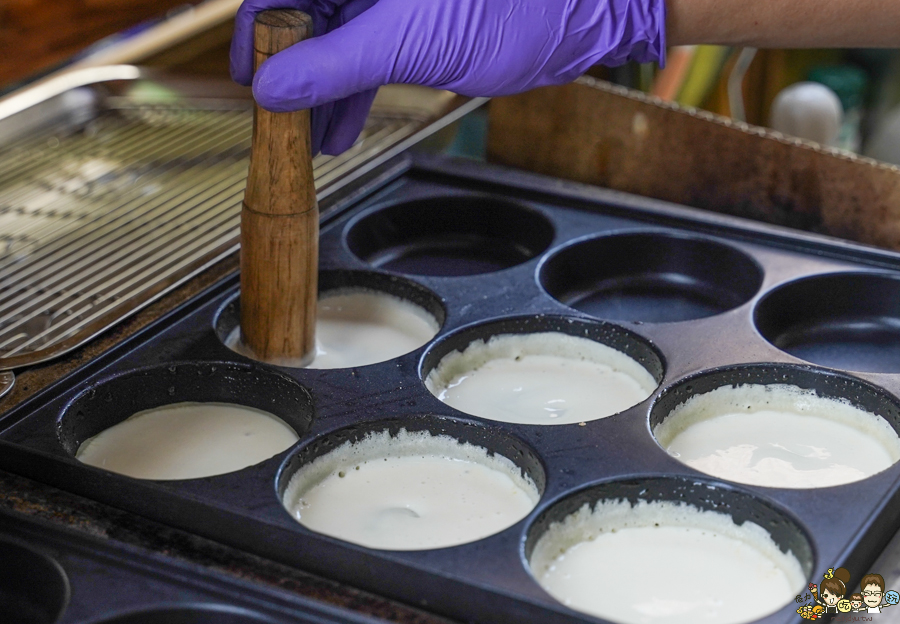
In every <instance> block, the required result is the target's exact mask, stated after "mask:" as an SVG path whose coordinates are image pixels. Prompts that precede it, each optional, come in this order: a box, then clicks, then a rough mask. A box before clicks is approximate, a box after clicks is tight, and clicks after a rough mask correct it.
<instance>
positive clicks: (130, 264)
mask: <svg viewBox="0 0 900 624" xmlns="http://www.w3.org/2000/svg"><path fill="white" fill-rule="evenodd" d="M209 104H210V103H209V102H207V103H206V104H204V107H203V108H197V107H194V106H189V105H185V104H179V105H158V104H157V105H147V104H141V105H134V104H132V103H129V101H128V100H127V99H124V98H108V100H107V101H106V102H105V106H104V107H103V109H102V110H100V111H99V112H98V113H97V114H96V115H95V116H93V117H92V118H91V119H89V120H87V121H86V122H85V123H82V124H79V125H77V127H71V126H70V125H67V124H59V125H57V126H54V127H46V128H44V129H42V130H41V131H39V132H36V133H32V134H30V135H29V136H28V137H26V138H21V139H19V140H16V141H13V142H11V143H9V144H7V145H4V146H0V370H2V369H12V368H17V367H20V366H24V365H28V364H34V363H37V362H41V361H44V360H47V359H49V358H52V357H55V356H58V355H60V354H62V353H65V352H66V351H69V350H71V349H73V348H75V347H77V346H79V345H80V344H83V343H84V342H85V341H87V340H89V339H90V338H91V337H93V336H95V335H96V334H98V333H99V332H101V331H103V330H104V329H106V328H107V327H109V326H110V325H112V324H113V323H115V322H116V321H118V320H120V319H121V318H124V317H125V316H127V315H129V314H131V313H133V312H135V311H137V310H138V309H140V308H141V307H143V306H145V305H147V304H148V303H150V302H151V301H153V300H154V299H155V298H157V297H158V296H160V295H161V294H163V293H164V292H166V291H168V290H170V289H171V288H173V287H175V286H176V285H178V284H180V283H182V282H184V281H185V280H186V279H188V278H190V277H191V276H193V275H196V274H197V273H198V272H199V271H202V270H203V269H204V268H206V267H208V266H210V265H211V264H212V263H214V262H216V261H218V260H220V259H221V258H223V257H224V256H226V255H228V254H230V253H233V252H234V251H236V250H237V249H238V244H239V243H238V241H239V222H240V208H241V201H242V199H243V192H244V184H245V179H246V175H247V164H248V156H249V147H250V134H251V126H252V113H251V110H250V108H249V107H248V106H247V104H246V103H243V104H241V105H240V106H237V107H236V106H235V104H234V103H233V102H232V103H228V104H227V103H224V102H223V103H220V106H210V105H209ZM427 121H428V120H425V119H413V118H410V117H408V116H406V117H404V116H399V117H398V116H390V115H387V116H383V117H377V116H373V117H371V118H370V120H369V122H368V124H367V126H366V129H365V130H364V132H363V135H362V137H361V138H360V140H359V141H358V142H357V144H356V145H355V146H354V147H353V148H351V149H350V150H349V151H348V152H346V153H344V154H342V155H341V156H339V157H328V156H319V157H316V158H315V159H314V161H313V166H314V174H315V178H316V186H317V189H318V190H319V192H320V196H321V191H322V189H323V188H327V187H329V186H332V185H336V184H337V183H339V182H340V181H341V180H342V179H344V178H346V177H347V176H348V175H350V174H351V173H353V172H359V171H361V170H363V169H368V168H371V166H373V165H374V163H375V162H376V161H378V160H380V157H384V156H386V155H391V154H392V153H394V152H395V151H396V150H397V149H399V148H402V147H405V146H406V144H407V143H408V141H409V140H410V139H411V138H412V137H413V136H414V135H415V134H416V133H417V132H419V131H421V130H422V129H423V127H424V126H426V125H427Z"/></svg>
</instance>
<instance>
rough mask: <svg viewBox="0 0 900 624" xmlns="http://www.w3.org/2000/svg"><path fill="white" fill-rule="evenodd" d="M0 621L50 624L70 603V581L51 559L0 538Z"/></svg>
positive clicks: (18, 623) (20, 623) (26, 547)
mask: <svg viewBox="0 0 900 624" xmlns="http://www.w3.org/2000/svg"><path fill="white" fill-rule="evenodd" d="M0 561H2V562H3V563H2V565H0V622H16V623H17V624H51V623H52V622H55V621H56V620H57V619H59V616H60V615H62V612H63V609H65V607H66V604H68V602H69V581H68V579H67V578H66V574H65V572H63V569H62V568H61V567H60V565H59V564H58V563H57V562H56V561H54V560H53V559H51V558H50V557H48V556H46V555H44V554H42V553H39V552H37V551H35V550H32V549H31V548H29V547H28V546H25V545H23V544H19V543H18V542H15V541H8V540H7V539H5V538H0Z"/></svg>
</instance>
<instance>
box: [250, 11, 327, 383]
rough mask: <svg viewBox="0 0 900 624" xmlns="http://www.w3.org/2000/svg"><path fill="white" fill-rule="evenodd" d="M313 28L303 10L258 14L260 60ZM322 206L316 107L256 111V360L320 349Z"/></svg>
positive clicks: (295, 360) (291, 357)
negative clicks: (313, 136) (313, 130)
mask: <svg viewBox="0 0 900 624" xmlns="http://www.w3.org/2000/svg"><path fill="white" fill-rule="evenodd" d="M311 35H312V19H310V17H309V16H308V15H306V14H304V13H301V12H300V11H293V10H275V11H263V12H262V13H259V14H258V15H257V16H256V25H255V46H254V48H255V50H256V55H255V67H256V68H257V69H258V68H259V66H260V65H261V64H262V62H263V61H265V60H266V59H267V58H269V57H270V56H272V55H273V54H276V53H277V52H280V51H281V50H283V49H285V48H288V47H290V46H292V45H294V44H295V43H297V42H299V41H301V40H303V39H306V38H308V37H309V36H311ZM318 269H319V210H318V205H317V204H316V188H315V184H314V180H313V172H312V154H311V153H310V128H309V111H308V110H303V111H295V112H290V113H272V112H269V111H267V110H265V109H263V108H260V107H259V106H258V105H257V106H255V107H254V111H253V140H252V144H251V148H250V172H249V174H248V177H247V190H246V192H245V194H244V204H243V208H242V210H241V339H242V341H243V343H244V346H245V347H246V348H248V349H249V350H250V352H252V353H253V355H254V356H256V358H257V359H259V360H262V361H265V362H271V363H273V364H283V365H289V366H303V365H305V364H308V363H309V362H310V361H312V358H313V357H314V355H315V326H316V293H317V289H318Z"/></svg>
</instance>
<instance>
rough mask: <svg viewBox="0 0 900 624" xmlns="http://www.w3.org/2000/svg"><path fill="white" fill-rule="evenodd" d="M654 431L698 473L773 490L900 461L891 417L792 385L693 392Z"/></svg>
mask: <svg viewBox="0 0 900 624" xmlns="http://www.w3.org/2000/svg"><path fill="white" fill-rule="evenodd" d="M654 434H655V435H656V437H657V440H658V441H659V443H660V444H661V445H662V446H663V447H664V448H666V450H667V451H668V452H669V453H670V454H671V455H672V456H674V457H677V458H678V459H679V460H680V461H682V462H684V463H686V464H688V465H689V466H692V467H694V468H696V469H697V470H700V471H702V472H705V473H707V474H711V475H714V476H717V477H720V478H723V479H728V480H730V481H737V482H739V483H749V484H753V485H762V486H769V487H785V488H815V487H828V486H832V485H840V484H842V483H851V482H854V481H859V480H861V479H865V478H866V477H869V476H871V475H873V474H875V473H878V472H881V471H882V470H884V469H885V468H887V467H888V466H890V465H892V464H893V463H894V462H896V461H897V460H898V459H900V438H898V436H897V433H896V432H895V431H894V429H893V428H892V427H891V425H890V424H889V423H888V422H887V421H886V420H885V419H883V418H881V417H880V416H877V415H875V414H871V413H869V412H865V411H863V410H861V409H859V408H857V407H855V406H853V405H851V404H849V403H848V402H843V401H838V400H835V399H830V398H824V397H820V396H818V395H816V394H815V393H814V392H812V391H809V390H801V389H800V388H797V387H796V386H788V385H767V386H764V385H753V384H748V385H744V386H738V387H732V386H726V387H722V388H717V389H715V390H713V391H711V392H708V393H705V394H701V395H697V396H694V397H692V398H690V399H688V400H687V401H686V402H685V403H683V404H682V405H679V406H678V407H676V408H675V409H674V410H673V411H672V412H671V414H670V415H669V416H668V417H667V418H666V419H665V420H664V421H663V422H662V423H661V424H660V425H659V426H658V427H656V429H655V430H654Z"/></svg>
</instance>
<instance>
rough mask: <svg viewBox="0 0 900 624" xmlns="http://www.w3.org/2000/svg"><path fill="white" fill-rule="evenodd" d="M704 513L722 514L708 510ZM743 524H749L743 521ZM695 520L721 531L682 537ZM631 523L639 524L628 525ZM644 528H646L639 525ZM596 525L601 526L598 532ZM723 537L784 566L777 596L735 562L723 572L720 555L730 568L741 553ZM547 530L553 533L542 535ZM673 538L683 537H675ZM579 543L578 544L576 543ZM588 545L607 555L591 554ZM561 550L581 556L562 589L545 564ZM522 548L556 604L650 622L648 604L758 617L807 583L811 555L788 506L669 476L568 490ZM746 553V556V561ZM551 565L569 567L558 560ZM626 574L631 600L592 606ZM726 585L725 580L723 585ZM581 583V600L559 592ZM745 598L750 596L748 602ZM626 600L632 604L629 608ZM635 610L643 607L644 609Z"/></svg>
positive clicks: (719, 618)
mask: <svg viewBox="0 0 900 624" xmlns="http://www.w3.org/2000/svg"><path fill="white" fill-rule="evenodd" d="M598 508H602V511H603V512H604V516H603V518H602V520H599V521H598V519H597V518H596V517H595V518H593V522H592V520H591V519H589V518H588V516H591V515H592V512H593V511H595V510H597V509H598ZM673 511H674V512H675V514H673V513H672V512H673ZM705 512H713V513H715V514H719V515H717V516H712V517H710V514H707V513H705ZM673 515H674V516H675V518H673ZM661 516H662V517H661ZM722 516H724V517H722ZM678 518H682V519H681V520H678ZM729 518H730V521H729ZM567 519H568V522H566V521H567ZM579 520H580V522H577V523H576V521H579ZM748 522H749V523H752V524H753V525H756V527H753V526H751V525H746V524H745V523H748ZM657 523H658V524H657ZM670 523H671V525H670ZM697 524H699V526H700V529H701V531H702V530H705V529H711V530H712V532H714V533H717V534H718V537H713V536H712V535H710V536H708V537H707V536H705V535H703V534H702V533H701V535H699V536H698V535H697V533H698V532H699V531H697V530H696V529H694V534H693V538H692V539H693V540H695V541H687V543H685V541H686V540H685V538H683V537H682V536H681V535H678V533H679V532H680V531H682V530H683V528H682V527H685V526H697ZM629 527H633V528H637V529H638V530H637V531H631V530H630V529H629ZM644 527H646V529H649V531H643V530H641V529H643V528H644ZM601 528H605V529H606V530H605V531H602V532H601V531H600V530H599V529H601ZM760 528H761V529H762V531H760V530H759V529H760ZM623 529H624V530H623ZM766 534H768V538H767V537H766ZM723 535H724V536H729V537H728V538H729V539H730V540H734V541H738V540H737V539H735V537H737V538H738V539H739V540H740V542H741V543H743V544H744V547H745V548H747V549H750V548H751V547H750V546H749V545H748V544H749V543H750V542H749V541H748V540H745V539H741V538H749V539H750V540H752V543H753V544H754V545H755V546H756V548H752V550H753V551H756V554H757V555H758V557H759V558H761V559H762V562H763V563H764V564H765V562H766V561H770V562H772V563H771V565H772V566H775V567H778V568H782V569H783V571H784V572H786V574H785V575H784V579H785V582H784V583H783V587H779V592H778V594H782V593H783V594H784V595H783V600H780V599H779V598H778V596H777V595H775V594H773V593H772V592H771V591H768V590H769V589H770V588H767V591H763V592H755V591H754V590H753V588H754V586H755V585H754V583H755V580H754V577H753V575H752V574H751V575H746V574H739V573H738V571H737V570H736V569H734V568H736V567H737V566H736V565H735V566H734V568H732V569H727V570H726V569H724V568H723V567H721V563H722V560H723V559H724V560H725V565H726V566H729V567H731V560H732V557H734V555H735V553H737V552H740V551H737V550H726V549H725V544H722V543H721V540H722V539H725V538H723V537H722V536H723ZM545 536H549V537H548V539H549V540H551V541H549V542H544V543H540V542H541V538H544V537H545ZM673 537H674V539H677V540H681V543H677V544H676V542H675V541H674V540H673V539H672V538H673ZM769 538H771V539H769ZM629 540H630V542H631V543H629ZM708 540H712V541H714V542H715V545H714V546H712V547H710V548H706V546H707V545H708ZM634 542H637V544H640V545H636V544H635V543H634ZM643 544H652V546H650V547H648V548H647V552H641V547H642V546H641V545H643ZM670 544H672V547H671V548H670V547H669V545H670ZM576 545H578V546H580V547H581V548H580V549H579V548H575V549H573V547H574V546H576ZM594 549H597V550H598V551H600V552H602V553H604V554H597V552H593V551H594ZM579 551H580V552H579ZM564 553H565V555H566V557H565V559H568V562H566V563H565V565H566V566H578V565H579V564H581V565H582V566H583V567H581V568H580V570H578V569H577V568H575V569H576V570H578V571H577V572H575V574H573V575H572V576H571V577H569V578H568V580H567V582H566V585H565V586H564V587H563V588H562V589H561V588H560V586H559V585H558V584H556V583H554V579H553V578H552V575H551V576H547V573H548V570H547V564H548V563H549V562H550V561H554V562H555V563H559V559H557V558H558V557H559V556H560V555H562V554H564ZM522 554H523V558H524V561H525V563H526V566H527V567H528V569H529V572H530V573H531V575H532V577H533V578H534V579H535V582H537V583H538V584H539V585H541V586H542V587H543V588H544V589H545V591H547V592H548V593H549V594H550V595H551V596H553V597H554V598H556V599H557V600H560V601H561V602H563V601H569V600H570V601H571V602H566V604H567V606H569V608H572V609H575V610H578V611H582V612H585V613H589V614H591V615H595V616H598V617H601V618H609V619H610V620H612V621H617V622H619V621H621V622H643V621H648V620H646V619H644V618H646V616H647V614H648V613H651V612H652V615H653V616H654V617H653V618H652V620H653V621H660V622H662V621H666V622H716V623H726V622H746V621H749V620H755V619H757V618H758V617H760V616H762V615H766V612H768V613H771V612H775V611H777V610H778V609H781V608H783V607H786V606H787V605H789V604H791V602H792V600H793V598H794V596H795V594H796V593H798V592H799V591H800V590H801V589H803V588H804V586H805V584H806V580H807V579H809V578H810V575H811V574H812V571H813V570H814V566H815V563H816V562H815V553H814V551H813V546H812V542H811V540H810V538H809V536H808V534H807V532H806V531H805V530H804V529H803V528H802V527H801V526H800V525H799V524H798V523H797V522H796V521H795V520H794V519H793V518H791V517H789V516H788V515H787V514H786V513H785V512H783V511H781V510H779V509H778V508H776V507H774V506H772V505H770V504H768V503H767V502H765V501H764V500H761V499H759V498H757V497H754V496H751V495H749V494H746V493H742V492H740V491H737V490H735V489H733V488H730V487H728V486H719V485H716V484H714V483H711V482H704V481H701V480H698V479H681V478H671V477H648V478H642V479H633V480H621V481H613V482H607V483H603V484H599V485H594V486H589V487H587V488H584V489H581V490H579V491H577V492H575V493H574V494H571V495H568V496H566V497H565V498H563V499H561V500H560V501H558V502H557V503H555V504H553V505H551V506H549V507H548V508H547V509H546V510H545V511H544V512H542V513H541V514H540V515H539V516H538V517H537V518H535V519H534V521H533V522H532V523H531V525H530V526H529V527H528V529H527V533H526V539H525V541H524V546H523V553H522ZM753 559H754V558H753V557H751V558H750V561H753ZM795 559H796V561H795ZM734 560H735V561H737V558H736V557H734ZM767 567H768V566H767ZM557 571H562V572H566V571H567V570H564V569H563V568H562V567H560V568H559V569H558V570H557ZM568 571H569V572H572V570H568ZM735 577H737V578H735ZM623 579H624V580H623ZM628 579H631V580H630V581H629V580H628ZM788 579H790V580H788ZM623 582H625V583H626V585H627V584H629V583H631V584H632V589H634V592H635V593H634V595H633V596H631V597H630V598H633V600H617V599H616V598H615V597H613V598H611V599H610V598H609V597H608V596H607V600H605V601H604V603H603V604H600V605H597V604H596V603H595V604H590V600H591V599H595V598H596V597H601V596H604V592H598V590H597V588H602V587H610V586H619V585H621V584H622V583H623ZM723 584H724V585H725V586H724V587H721V585H723ZM794 585H796V587H794ZM698 588H699V590H698ZM578 590H583V591H582V593H581V595H580V598H581V600H585V597H586V599H587V600H588V602H580V601H579V594H577V593H574V594H570V595H568V596H566V595H563V593H564V592H566V591H568V592H573V591H575V592H577V591H578ZM698 591H699V593H698ZM673 592H674V593H675V594H677V595H673ZM748 596H753V597H754V599H750V600H748V598H747V597H748ZM773 597H774V598H775V600H774V602H775V603H776V604H771V605H768V606H765V605H764V606H763V607H762V609H761V610H762V611H764V612H757V613H755V614H752V615H746V616H744V617H742V616H741V614H740V613H737V612H734V611H732V610H730V607H732V606H737V607H738V608H740V607H742V605H744V604H747V605H750V606H752V607H757V603H758V602H759V600H760V599H761V600H771V599H772V598H773ZM719 598H726V600H725V601H724V602H725V603H726V605H727V607H724V608H723V607H721V606H719V607H716V606H715V605H714V603H717V602H721V601H720V600H719ZM728 603H730V604H728ZM672 606H674V607H676V609H675V610H674V611H673V612H671V613H668V614H666V615H668V617H662V616H663V615H664V613H663V612H660V611H659V610H661V609H666V608H669V607H672ZM686 606H687V607H688V608H690V607H694V608H695V609H696V607H698V606H699V607H700V608H699V609H696V610H694V611H684V612H681V613H679V612H678V611H679V609H678V608H679V607H681V608H683V607H686ZM622 607H624V608H622ZM629 607H631V608H633V609H634V610H633V611H629V610H628V608H629ZM641 608H643V609H645V612H641ZM717 608H718V609H719V611H718V612H717V611H716V609H717ZM722 611H724V612H722Z"/></svg>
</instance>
